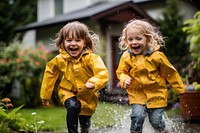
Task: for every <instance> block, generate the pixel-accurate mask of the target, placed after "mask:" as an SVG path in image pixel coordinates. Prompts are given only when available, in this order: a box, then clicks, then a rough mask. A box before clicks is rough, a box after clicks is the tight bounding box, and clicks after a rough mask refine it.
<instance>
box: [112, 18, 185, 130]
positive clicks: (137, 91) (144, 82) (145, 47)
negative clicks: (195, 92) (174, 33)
mask: <svg viewBox="0 0 200 133" xmlns="http://www.w3.org/2000/svg"><path fill="white" fill-rule="evenodd" d="M119 41H120V42H119V48H120V49H121V50H126V51H125V52H124V53H123V55H122V56H121V59H120V63H119V66H118V69H117V71H116V74H117V77H118V79H119V80H120V85H121V87H122V88H125V89H126V91H127V93H128V96H129V102H130V104H131V107H132V113H131V128H130V131H131V133H141V132H142V128H143V123H144V120H145V117H146V116H147V115H148V117H149V121H150V123H151V125H152V126H153V128H154V129H155V130H156V131H158V132H165V131H166V129H165V122H164V120H163V111H164V107H166V106H167V97H168V93H167V85H166V81H168V82H169V83H170V84H171V86H172V87H173V88H174V89H175V91H176V92H177V93H178V94H182V93H184V92H185V88H184V84H183V82H182V79H181V77H180V75H179V73H178V72H177V70H176V69H175V68H174V67H173V66H172V64H171V63H170V62H169V61H168V59H167V57H166V56H165V55H164V53H162V52H160V51H159V49H160V47H161V46H164V40H163V37H162V36H161V35H160V33H159V31H158V30H157V28H156V27H155V26H153V25H152V24H150V23H149V22H147V21H144V20H131V21H130V22H129V23H128V24H127V25H126V26H125V28H124V29H123V31H122V36H121V37H120V38H119Z"/></svg>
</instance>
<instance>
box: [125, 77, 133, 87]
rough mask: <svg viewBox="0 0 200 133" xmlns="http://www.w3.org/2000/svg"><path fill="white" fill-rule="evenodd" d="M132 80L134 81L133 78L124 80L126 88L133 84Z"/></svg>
mask: <svg viewBox="0 0 200 133" xmlns="http://www.w3.org/2000/svg"><path fill="white" fill-rule="evenodd" d="M131 81H132V79H131V78H128V79H125V81H124V88H128V87H129V86H130V84H131Z"/></svg>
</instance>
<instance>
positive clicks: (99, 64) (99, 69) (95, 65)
mask: <svg viewBox="0 0 200 133" xmlns="http://www.w3.org/2000/svg"><path fill="white" fill-rule="evenodd" d="M90 65H91V69H92V71H93V74H94V76H93V77H91V78H90V79H89V80H88V82H91V83H93V84H94V85H95V88H94V91H98V90H100V89H102V88H103V87H105V85H106V83H107V82H108V79H109V75H108V70H107V68H106V66H105V64H104V62H103V61H102V59H101V58H100V56H98V55H94V56H92V58H91V60H90Z"/></svg>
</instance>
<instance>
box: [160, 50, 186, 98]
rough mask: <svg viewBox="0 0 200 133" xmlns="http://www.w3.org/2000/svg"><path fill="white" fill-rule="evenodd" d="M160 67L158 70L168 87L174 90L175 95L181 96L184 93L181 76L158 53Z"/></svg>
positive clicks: (165, 58)
mask: <svg viewBox="0 0 200 133" xmlns="http://www.w3.org/2000/svg"><path fill="white" fill-rule="evenodd" d="M160 57H161V65H160V70H161V73H162V75H163V76H164V77H165V78H166V79H167V81H168V82H169V83H170V85H171V86H172V87H173V88H174V89H175V91H176V93H177V94H182V93H184V92H185V87H184V84H183V81H182V79H181V76H180V75H179V73H178V71H177V70H176V69H175V68H174V66H173V65H172V64H171V63H170V62H169V61H168V59H167V57H166V56H165V55H164V54H163V53H161V52H160Z"/></svg>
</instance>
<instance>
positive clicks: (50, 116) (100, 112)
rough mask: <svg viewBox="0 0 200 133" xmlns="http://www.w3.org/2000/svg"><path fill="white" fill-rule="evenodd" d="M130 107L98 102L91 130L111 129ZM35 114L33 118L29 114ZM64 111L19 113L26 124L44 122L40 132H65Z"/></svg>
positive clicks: (42, 109)
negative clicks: (35, 121)
mask: <svg viewBox="0 0 200 133" xmlns="http://www.w3.org/2000/svg"><path fill="white" fill-rule="evenodd" d="M130 111H131V107H130V106H127V105H126V106H125V105H124V106H122V105H116V104H112V103H104V102H99V104H98V107H97V110H96V112H95V113H94V115H93V116H92V128H94V129H99V128H106V127H112V126H114V125H115V124H118V123H120V121H121V119H122V117H123V116H124V114H126V115H130V113H131V112H130ZM33 112H36V115H35V116H32V115H31V114H32V113H33ZM66 112H67V111H66V109H65V108H64V107H42V108H36V109H22V110H20V113H21V114H22V117H24V118H25V119H26V120H27V121H28V124H32V123H33V117H35V118H36V120H37V121H40V120H43V121H45V123H44V125H43V126H42V127H41V130H45V131H61V132H66V130H67V127H66ZM166 113H167V115H168V116H173V115H175V114H177V113H179V112H178V111H177V110H174V111H166Z"/></svg>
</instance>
